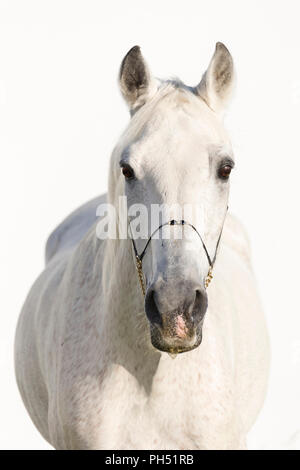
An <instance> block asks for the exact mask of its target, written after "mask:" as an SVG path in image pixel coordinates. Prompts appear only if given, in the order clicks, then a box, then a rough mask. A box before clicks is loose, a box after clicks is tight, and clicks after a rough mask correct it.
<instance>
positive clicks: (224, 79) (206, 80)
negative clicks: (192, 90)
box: [196, 42, 234, 114]
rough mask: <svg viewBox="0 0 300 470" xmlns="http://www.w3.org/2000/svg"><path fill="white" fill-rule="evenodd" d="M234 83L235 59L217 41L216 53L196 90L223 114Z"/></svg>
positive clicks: (210, 105) (215, 109) (211, 106)
mask: <svg viewBox="0 0 300 470" xmlns="http://www.w3.org/2000/svg"><path fill="white" fill-rule="evenodd" d="M233 85H234V67H233V59H232V57H231V54H230V52H229V51H228V49H227V47H225V46H224V44H222V43H221V42H217V44H216V49H215V53H214V55H213V57H212V59H211V62H210V64H209V66H208V69H207V70H206V72H205V73H204V75H203V77H202V79H201V82H200V83H199V85H198V86H197V88H196V91H197V93H198V95H199V96H200V97H201V98H202V99H203V100H204V101H205V102H206V103H207V104H208V106H209V107H210V108H212V109H213V111H215V112H216V113H218V114H222V113H223V111H224V109H225V108H226V105H227V104H228V101H229V99H230V97H231V94H232V90H233Z"/></svg>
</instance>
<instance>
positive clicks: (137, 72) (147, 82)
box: [119, 46, 157, 111]
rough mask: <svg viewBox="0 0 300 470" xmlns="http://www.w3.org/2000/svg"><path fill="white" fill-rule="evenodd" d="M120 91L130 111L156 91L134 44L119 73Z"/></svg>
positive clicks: (154, 84)
mask: <svg viewBox="0 0 300 470" xmlns="http://www.w3.org/2000/svg"><path fill="white" fill-rule="evenodd" d="M119 83H120V89H121V93H122V95H123V97H124V99H125V101H126V102H127V104H128V106H129V108H130V110H131V111H133V110H135V109H136V108H139V107H140V106H142V105H143V104H145V103H146V101H148V100H149V99H150V98H151V97H152V96H153V95H154V93H155V92H156V90H157V86H156V82H155V79H154V78H153V77H152V75H151V73H150V71H149V69H148V66H147V64H146V62H145V60H144V58H143V56H142V54H141V50H140V47H139V46H134V47H133V48H132V49H130V51H129V52H127V54H126V56H125V57H124V59H123V61H122V64H121V68H120V75H119Z"/></svg>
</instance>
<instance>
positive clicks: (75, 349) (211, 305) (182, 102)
mask: <svg viewBox="0 0 300 470" xmlns="http://www.w3.org/2000/svg"><path fill="white" fill-rule="evenodd" d="M233 75H234V74H233V61H232V58H231V55H230V53H229V52H228V50H227V49H226V47H225V46H224V45H223V44H221V43H217V45H216V50H215V53H214V55H213V58H212V60H211V62H210V65H209V67H208V69H207V71H206V73H205V74H204V75H203V77H202V80H201V82H200V84H199V85H198V86H197V87H194V88H191V87H187V86H186V85H184V84H183V83H182V82H180V81H179V80H168V81H159V80H156V79H154V78H153V77H152V75H151V74H150V71H149V69H148V67H147V65H146V63H145V61H144V59H143V57H142V55H141V52H140V49H139V47H134V48H132V49H131V50H130V51H129V52H128V54H127V55H126V56H125V58H124V60H123V62H122V65H121V70H120V87H121V91H122V94H123V96H124V98H125V100H126V101H127V103H128V104H129V107H130V111H131V120H130V123H129V126H128V128H127V130H126V131H125V133H124V135H123V136H122V138H121V139H120V141H119V142H118V144H117V146H116V148H115V149H114V151H113V154H112V157H111V166H110V175H109V188H108V195H107V197H106V196H103V197H102V198H99V199H96V200H94V201H91V202H90V203H88V204H86V205H84V206H83V207H81V208H79V209H78V210H77V211H76V212H74V213H73V214H71V215H70V216H69V217H68V218H67V219H66V220H65V221H64V222H63V223H62V224H61V225H60V226H59V227H58V228H57V229H56V230H55V231H54V232H53V233H52V235H51V236H50V238H49V240H48V243H47V249H46V259H47V265H46V268H45V270H44V272H43V273H42V274H41V276H40V277H39V278H38V280H37V281H36V283H35V284H34V286H33V287H32V289H31V291H30V293H29V295H28V298H27V300H26V302H25V305H24V307H23V310H22V313H21V316H20V319H19V323H18V327H17V333H16V341H15V365H16V376H17V382H18V386H19V389H20V392H21V395H22V398H23V400H24V403H25V406H26V408H27V410H28V412H29V414H30V416H31V419H32V420H33V422H34V424H35V425H36V427H37V428H38V429H39V431H40V432H41V434H42V435H43V436H44V438H45V439H46V440H47V441H48V442H49V443H51V444H52V445H53V446H54V447H55V448H56V449H241V448H245V446H246V436H247V433H248V431H249V429H250V427H251V426H252V424H253V422H254V421H255V419H256V417H257V414H258V412H259V410H260V408H261V406H262V403H263V400H264V397H265V392H266V385H267V378H268V368H269V343H268V336H267V332H266V326H265V320H264V316H263V313H262V311H261V307H260V302H259V299H258V295H257V289H256V285H255V280H254V277H253V272H252V268H251V264H250V259H249V245H248V241H247V238H246V236H245V233H244V231H243V229H242V227H241V225H240V223H239V222H238V221H237V220H236V219H234V218H233V217H232V216H231V215H230V214H227V216H226V219H225V220H226V221H225V224H224V227H223V234H222V237H221V241H220V246H219V250H218V254H217V258H216V265H215V268H214V278H213V280H212V282H211V284H210V286H209V287H208V289H207V290H206V288H205V284H206V280H207V273H208V271H209V269H210V267H211V265H212V264H213V257H214V253H215V251H216V246H217V245H218V240H219V238H220V234H221V232H222V225H223V222H224V218H225V215H226V210H227V201H228V194H229V173H230V171H231V169H232V168H233V153H232V149H231V145H230V141H229V138H228V136H227V134H226V132H225V130H224V128H223V124H222V115H223V111H224V109H225V106H226V104H227V102H228V99H229V96H230V94H231V89H232V85H233ZM124 195H126V196H127V200H128V206H132V205H133V204H135V203H142V204H143V205H144V206H145V207H146V208H148V209H149V211H150V207H151V205H152V204H160V205H161V204H166V205H168V207H172V205H173V204H177V206H178V204H179V206H183V205H184V204H200V206H201V214H202V220H201V224H202V225H201V227H200V226H199V225H197V223H198V222H197V221H196V220H194V219H193V218H191V219H189V220H187V219H185V221H184V222H185V224H186V227H184V230H185V233H187V232H189V235H190V236H189V237H185V236H184V237H183V238H182V239H181V240H179V239H178V240H174V237H172V239H170V240H168V239H164V240H163V239H162V237H159V238H155V237H153V239H151V241H150V240H149V243H148V244H147V248H146V251H145V252H144V256H143V264H142V267H141V269H142V271H141V269H140V274H141V273H142V274H141V275H142V277H141V279H144V287H145V290H146V293H145V294H146V295H145V298H144V297H143V295H142V292H141V289H140V284H139V278H138V275H137V271H136V266H135V263H134V257H133V247H132V243H131V240H130V239H129V238H127V239H120V237H117V238H116V239H105V240H100V239H99V237H97V235H96V227H97V218H96V208H97V206H98V205H99V203H101V202H104V201H105V200H107V201H108V202H109V203H111V204H113V205H114V206H115V207H118V204H119V202H118V201H119V196H124ZM170 218H172V219H174V220H175V226H174V227H172V224H170V220H169V219H168V220H165V221H163V222H164V224H168V225H169V227H168V228H169V230H174V231H175V230H177V229H179V227H177V225H180V224H181V221H180V223H179V222H176V221H177V220H178V214H177V213H175V212H174V213H171V214H170ZM130 220H132V219H130ZM181 228H182V227H181ZM157 229H158V227H157ZM164 229H165V227H164V226H163V227H160V228H159V230H158V232H161V233H162V232H163V231H164ZM150 235H151V233H149V234H148V236H149V237H150ZM145 244H146V241H145V240H143V239H137V238H136V239H135V240H134V246H135V248H136V250H137V253H138V254H141V253H142V252H143V250H144V249H145ZM137 261H138V260H137ZM204 315H205V319H204ZM204 320H205V321H204ZM201 340H202V342H201ZM200 343H201V345H200ZM168 352H169V353H179V352H183V353H182V354H178V355H177V356H176V359H175V360H174V359H173V358H172V357H170V354H167V353H168Z"/></svg>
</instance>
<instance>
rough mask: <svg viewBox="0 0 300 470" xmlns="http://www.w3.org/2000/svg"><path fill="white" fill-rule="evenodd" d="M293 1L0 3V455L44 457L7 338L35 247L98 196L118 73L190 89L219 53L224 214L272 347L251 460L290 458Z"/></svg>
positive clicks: (298, 408) (299, 423)
mask: <svg viewBox="0 0 300 470" xmlns="http://www.w3.org/2000/svg"><path fill="white" fill-rule="evenodd" d="M299 5H300V4H299V1H298V0H295V1H291V0H285V1H274V0H273V1H267V0H265V1H262V0H259V1H254V0H251V1H240V0H236V1H233V0H231V1H230V0H226V1H214V0H210V1H209V2H207V1H204V0H197V1H189V0H186V1H184V2H183V1H182V0H181V1H177V0H163V1H157V0H151V2H150V1H144V0H139V1H130V0H129V1H116V0H110V1H109V2H108V1H107V2H102V1H88V0H85V1H74V0H73V1H64V0H59V1H57V0H52V1H45V0H43V1H41V0H39V1H28V0H27V1H26V2H24V1H14V0H7V1H5V0H2V1H0V156H1V167H0V168H1V171H0V175H1V184H0V190H1V199H0V200H1V232H0V233H1V244H0V256H1V264H0V266H1V279H0V285H1V296H0V302H1V310H0V321H1V325H0V367H1V370H0V380H1V384H0V448H2V449H46V448H50V446H49V445H48V444H47V443H46V442H45V441H44V440H43V438H42V437H41V436H40V435H39V433H38V431H37V430H36V429H35V428H34V426H33V424H32V423H31V421H30V419H29V416H28V415H27V412H26V411H25V408H24V406H23V404H22V402H21V398H20V396H19V393H18V390H17V387H16V384H15V379H14V370H13V336H14V330H15V325H16V321H17V318H18V314H19V311H20V309H21V306H22V303H23V301H24V299H25V297H26V295H27V293H28V290H29V288H30V286H31V284H32V283H33V281H34V280H35V278H36V277H37V275H38V274H39V272H40V271H41V270H42V268H43V262H44V260H43V250H44V245H45V241H46V238H47V236H48V234H49V233H50V232H51V230H52V229H53V228H54V226H55V225H56V224H57V223H59V222H60V221H61V219H63V218H64V217H65V216H66V215H67V214H68V213H69V212H70V211H71V210H73V209H75V208H76V207H77V206H78V205H80V204H82V203H83V202H85V201H87V200H88V199H90V198H92V197H94V196H96V195H98V194H100V193H102V192H105V191H106V181H107V172H108V162H109V156H110V152H111V150H112V147H113V145H114V144H115V142H116V141H117V139H118V136H119V135H120V133H121V131H122V130H123V129H124V127H125V125H126V123H127V121H128V113H127V109H126V107H125V105H124V103H123V102H122V100H121V97H120V94H119V91H118V88H117V74H118V68H119V65H120V62H121V60H122V58H123V56H124V55H125V53H126V52H127V51H128V49H130V48H131V47H132V46H133V45H135V44H139V45H140V46H141V47H142V51H143V54H144V56H145V57H146V59H147V61H148V63H149V65H150V67H151V68H152V71H153V73H154V74H155V75H156V76H160V77H168V76H170V75H177V76H179V77H180V78H181V79H183V80H184V81H185V82H186V83H187V84H190V85H194V84H196V83H198V81H199V80H200V78H201V74H202V73H203V72H204V70H205V68H206V66H207V65H208V62H209V60H210V57H211V55H212V53H213V50H214V47H215V43H216V42H217V41H222V42H224V43H225V44H226V45H227V47H228V48H229V49H230V51H231V53H232V55H233V57H234V60H235V65H236V70H237V74H238V83H237V90H236V96H235V99H234V101H233V104H232V107H231V110H230V113H229V114H228V116H227V120H226V126H227V128H228V129H229V131H230V134H231V136H232V142H233V146H234V149H235V155H236V162H237V165H236V169H235V170H234V173H233V177H232V192H231V200H230V207H231V210H232V212H233V213H235V214H236V215H238V216H239V217H240V219H241V220H242V221H243V223H244V225H245V226H246V228H247V230H248V233H249V236H250V239H251V242H252V250H253V263H254V267H255V271H256V274H257V278H258V283H259V287H260V292H261V296H262V300H263V304H264V307H265V312H266V315H267V320H268V325H269V331H270V336H271V342H272V358H273V359H272V371H271V378H270V387H269V393H268V397H267V400H266V403H265V406H264V409H263V411H262V413H261V415H260V417H259V419H258V421H257V423H256V425H255V426H254V428H253V430H252V432H251V434H250V436H249V446H250V447H251V448H279V447H284V446H288V445H289V446H292V447H295V446H296V447H297V446H298V448H300V439H299V435H298V438H297V436H296V438H294V439H291V438H292V436H293V435H294V433H295V432H297V431H298V429H300V403H299V401H300V318H299V267H298V266H299V235H300V234H299V209H298V201H299V185H300V181H299V178H300V165H299V159H300V155H299V112H300V61H299V49H300V33H299V15H300V8H299Z"/></svg>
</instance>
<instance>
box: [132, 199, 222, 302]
mask: <svg viewBox="0 0 300 470" xmlns="http://www.w3.org/2000/svg"><path fill="white" fill-rule="evenodd" d="M227 210H228V207H227V209H226V213H225V217H224V221H223V225H222V228H221V232H220V235H219V238H218V241H217V244H216V249H215V254H214V257H213V258H212V259H211V257H210V256H209V253H208V250H207V248H206V245H205V243H204V241H203V239H202V237H201V235H200V233H199V232H198V230H197V229H196V227H194V225H192V224H189V223H188V222H186V221H185V220H175V219H172V220H169V222H165V223H164V224H161V225H160V226H159V227H158V228H157V229H155V230H154V232H152V233H151V235H150V237H149V238H148V240H147V243H146V245H145V247H144V249H143V251H142V252H141V254H138V251H137V248H136V244H135V241H134V239H133V236H132V231H131V226H130V222H129V224H128V225H129V229H130V233H131V241H132V246H133V250H134V255H135V264H136V269H137V272H138V277H139V282H140V286H141V290H142V293H143V295H144V296H145V294H146V288H145V281H144V273H143V258H144V256H145V253H146V250H147V248H148V246H149V244H150V242H151V240H152V238H153V236H154V235H155V234H156V232H158V231H159V230H160V229H161V228H162V227H164V226H165V225H188V226H189V227H191V228H192V229H193V230H194V231H195V232H196V233H197V235H198V237H199V238H200V240H201V243H202V246H203V249H204V252H205V254H206V257H207V261H208V264H209V270H208V273H207V276H206V278H205V289H207V287H208V286H209V283H210V281H211V280H212V278H213V275H212V270H213V267H214V264H215V261H216V257H217V252H218V247H219V243H220V240H221V236H222V232H223V227H224V223H225V218H226V214H227Z"/></svg>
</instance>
